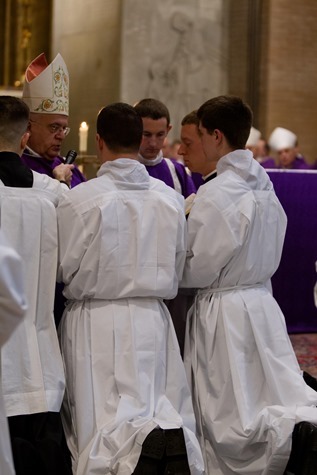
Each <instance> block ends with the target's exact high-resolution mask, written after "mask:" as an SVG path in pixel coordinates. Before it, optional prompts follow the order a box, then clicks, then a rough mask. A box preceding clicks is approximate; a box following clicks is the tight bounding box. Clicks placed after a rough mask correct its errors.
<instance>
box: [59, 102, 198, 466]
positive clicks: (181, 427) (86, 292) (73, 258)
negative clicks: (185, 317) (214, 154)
mask: <svg viewBox="0 0 317 475" xmlns="http://www.w3.org/2000/svg"><path fill="white" fill-rule="evenodd" d="M141 139H142V120H141V118H140V116H139V115H138V113H137V112H136V110H135V109H133V107H131V106H129V105H128V104H123V103H115V104H111V105H109V106H107V107H105V108H103V109H102V110H101V111H100V112H99V114H98V118H97V135H96V143H97V155H98V157H99V159H100V162H101V167H100V169H99V171H98V174H97V178H95V179H92V180H90V181H88V182H87V183H83V184H81V185H79V186H78V187H76V188H74V189H72V190H70V191H69V193H67V194H65V196H64V197H63V199H62V200H61V202H60V205H59V207H58V224H59V243H60V255H59V258H60V264H59V274H60V278H61V280H62V281H63V282H64V283H65V290H64V294H65V296H66V298H67V300H68V305H67V308H66V310H65V313H64V316H63V319H62V322H61V327H60V329H61V348H62V353H63V358H64V363H65V368H66V380H67V398H65V401H64V427H65V431H66V434H67V441H68V445H69V448H70V450H71V453H72V456H73V471H74V473H76V474H77V475H86V474H88V473H94V474H96V475H97V474H100V475H102V474H105V473H118V474H132V473H134V474H135V475H139V474H145V473H148V474H164V473H177V474H179V475H189V474H190V473H192V474H197V475H198V474H201V473H203V463H202V457H201V452H200V448H199V445H198V441H197V439H196V436H195V420H194V414H193V409H192V405H191V397H190V392H189V388H188V385H187V380H186V376H185V370H184V367H183V363H182V359H181V356H180V351H179V346H178V343H177V339H176V335H175V331H174V327H173V324H172V321H171V317H170V315H169V313H168V310H167V308H166V306H165V304H164V302H163V299H170V298H173V297H174V296H175V295H176V292H177V289H178V281H179V277H180V275H181V273H182V270H183V265H184V260H185V252H186V251H185V247H186V246H185V241H184V239H185V216H184V208H183V207H184V203H183V201H184V200H183V197H182V196H181V195H180V194H179V193H176V192H175V191H174V190H172V189H171V188H170V187H168V186H166V185H165V184H164V183H162V182H161V181H160V180H154V179H153V178H151V177H150V176H149V174H148V173H147V171H146V169H145V167H144V166H143V165H142V164H140V163H139V161H138V151H139V147H140V143H141ZM88 409H89V410H88ZM186 449H187V450H186ZM187 458H188V460H187Z"/></svg>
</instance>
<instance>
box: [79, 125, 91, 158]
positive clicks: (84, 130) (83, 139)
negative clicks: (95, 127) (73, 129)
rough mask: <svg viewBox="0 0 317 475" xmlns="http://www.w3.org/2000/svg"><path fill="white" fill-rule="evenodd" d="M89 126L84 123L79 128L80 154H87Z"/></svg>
mask: <svg viewBox="0 0 317 475" xmlns="http://www.w3.org/2000/svg"><path fill="white" fill-rule="evenodd" d="M88 129H89V125H88V124H87V122H82V123H81V124H80V127H79V152H80V153H86V152H87V140H88Z"/></svg>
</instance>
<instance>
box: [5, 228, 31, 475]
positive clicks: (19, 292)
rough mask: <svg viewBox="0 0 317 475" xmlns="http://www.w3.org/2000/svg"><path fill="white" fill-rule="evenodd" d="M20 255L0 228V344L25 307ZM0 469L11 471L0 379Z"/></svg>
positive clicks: (9, 446) (12, 467) (9, 472)
mask: <svg viewBox="0 0 317 475" xmlns="http://www.w3.org/2000/svg"><path fill="white" fill-rule="evenodd" d="M21 266H22V262H21V258H20V256H19V255H18V254H17V253H16V252H15V251H14V249H13V248H12V247H11V246H9V244H8V243H7V241H6V239H5V238H4V235H3V232H2V231H0V348H1V347H2V346H3V345H4V344H5V342H6V341H7V340H8V339H9V337H10V335H11V334H12V332H13V331H14V329H15V328H16V327H17V326H18V325H19V324H20V323H21V322H22V318H23V317H24V314H25V311H26V308H27V306H26V301H25V295H24V285H23V284H24V282H23V279H24V275H23V273H22V272H21ZM0 473H1V475H14V474H15V471H14V466H13V459H12V454H11V445H10V438H9V431H8V422H7V418H6V414H5V409H4V404H3V398H2V383H1V379H0Z"/></svg>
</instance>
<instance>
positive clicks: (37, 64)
mask: <svg viewBox="0 0 317 475" xmlns="http://www.w3.org/2000/svg"><path fill="white" fill-rule="evenodd" d="M47 66H48V62H47V61H46V58H45V54H44V53H41V54H40V55H39V56H38V57H37V58H35V59H34V60H33V61H32V63H31V64H29V66H28V67H27V69H26V71H25V78H26V80H27V81H28V82H30V81H32V80H33V79H35V78H36V77H37V76H39V75H40V74H41V73H42V72H43V71H44V69H46V68H47Z"/></svg>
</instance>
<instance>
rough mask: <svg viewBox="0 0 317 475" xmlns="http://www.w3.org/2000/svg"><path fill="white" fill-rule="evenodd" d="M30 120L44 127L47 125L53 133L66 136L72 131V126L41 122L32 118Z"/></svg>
mask: <svg viewBox="0 0 317 475" xmlns="http://www.w3.org/2000/svg"><path fill="white" fill-rule="evenodd" d="M30 122H33V123H35V124H37V125H41V126H42V127H46V128H47V129H48V130H49V131H50V133H51V134H57V133H59V134H61V133H62V134H63V135H64V137H66V135H68V134H69V132H70V127H66V126H65V125H59V124H47V125H46V124H41V123H40V122H36V120H31V119H30Z"/></svg>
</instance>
